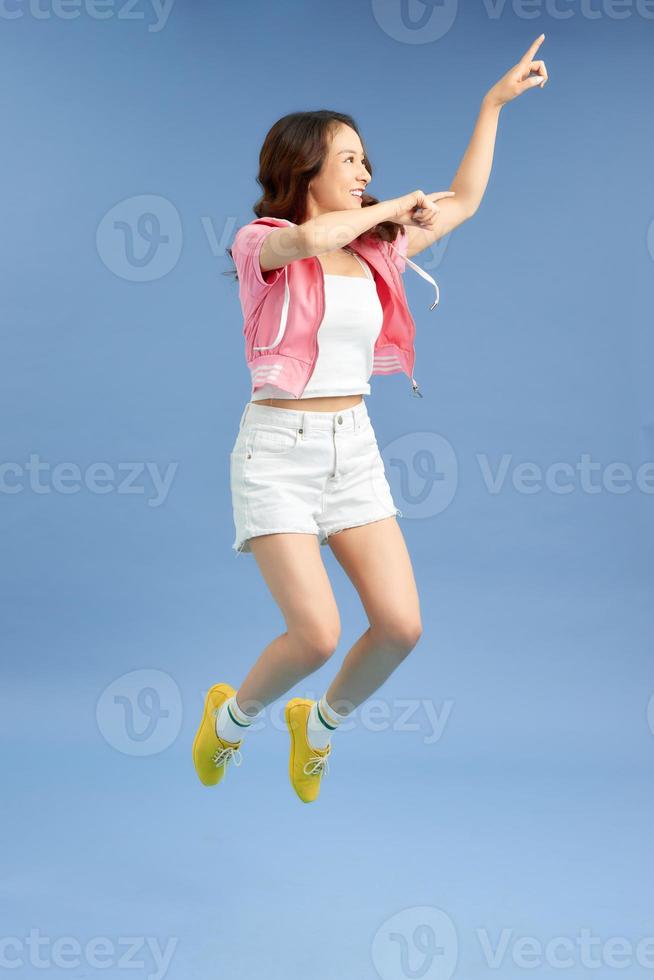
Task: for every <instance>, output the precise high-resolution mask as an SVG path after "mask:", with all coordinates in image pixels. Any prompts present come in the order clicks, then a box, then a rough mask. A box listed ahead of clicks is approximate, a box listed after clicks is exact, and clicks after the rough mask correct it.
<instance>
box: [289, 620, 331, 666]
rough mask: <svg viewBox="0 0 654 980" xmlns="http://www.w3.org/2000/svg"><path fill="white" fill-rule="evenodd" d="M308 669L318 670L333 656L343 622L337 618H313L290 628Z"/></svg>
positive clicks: (290, 633)
mask: <svg viewBox="0 0 654 980" xmlns="http://www.w3.org/2000/svg"><path fill="white" fill-rule="evenodd" d="M288 632H289V636H291V637H292V638H293V640H294V641H295V644H296V646H297V648H298V649H299V650H300V652H301V657H302V660H303V662H304V664H305V666H306V668H307V669H308V670H317V669H318V668H319V667H322V665H323V664H324V663H326V661H327V660H329V658H330V657H331V656H332V654H333V653H334V652H335V650H336V647H337V646H338V641H339V639H340V633H341V624H340V622H339V621H338V620H335V619H328V618H326V619H313V620H312V621H311V622H307V623H303V624H301V625H297V626H295V627H291V628H289V631H288Z"/></svg>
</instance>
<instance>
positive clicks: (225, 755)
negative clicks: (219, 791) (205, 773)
mask: <svg viewBox="0 0 654 980" xmlns="http://www.w3.org/2000/svg"><path fill="white" fill-rule="evenodd" d="M211 761H212V762H213V763H214V764H215V766H216V768H218V767H219V766H226V765H227V764H228V763H229V762H233V763H234V765H235V766H240V764H241V763H242V761H243V757H242V756H241V753H240V751H239V750H238V749H234V748H232V746H231V745H229V746H227V748H225V749H216V751H215V752H214V754H213V755H212V756H211Z"/></svg>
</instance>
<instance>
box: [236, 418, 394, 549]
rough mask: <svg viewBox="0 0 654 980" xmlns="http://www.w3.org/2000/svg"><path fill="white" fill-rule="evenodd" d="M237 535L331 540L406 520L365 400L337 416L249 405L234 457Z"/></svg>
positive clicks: (246, 541) (241, 545)
mask: <svg viewBox="0 0 654 980" xmlns="http://www.w3.org/2000/svg"><path fill="white" fill-rule="evenodd" d="M229 469H230V486H231V494H232V509H233V517H234V527H235V530H236V537H235V539H234V543H233V544H232V549H233V550H234V551H235V552H236V555H238V554H239V553H241V552H244V553H246V554H248V553H250V554H251V548H250V539H251V538H253V537H256V536H258V535H260V534H273V533H278V532H280V531H285V532H289V531H295V532H301V533H304V534H317V535H318V539H319V543H320V544H321V545H324V544H326V543H327V538H328V537H329V536H330V535H331V534H335V533H336V532H337V531H341V530H343V529H345V528H347V527H358V526H360V525H362V524H369V523H370V522H372V521H379V520H381V519H382V518H385V517H392V516H393V517H394V516H398V515H399V516H402V512H401V511H400V510H399V509H398V508H397V507H396V506H395V502H394V500H393V497H392V495H391V489H390V487H389V485H388V481H387V479H386V474H385V471H384V461H383V459H382V457H381V454H380V452H379V448H378V446H377V439H376V437H375V432H374V430H373V427H372V422H371V421H370V417H369V415H368V408H367V406H366V403H365V400H364V399H362V400H361V401H360V402H359V403H358V404H357V405H355V406H354V407H353V408H347V409H341V410H340V411H337V412H318V411H305V410H299V409H291V408H288V409H287V408H275V407H273V406H271V405H263V404H258V403H257V402H248V404H247V405H246V406H245V410H244V411H243V414H242V416H241V421H240V423H239V430H238V435H237V437H236V442H235V443H234V446H233V449H232V452H231V453H230V465H229Z"/></svg>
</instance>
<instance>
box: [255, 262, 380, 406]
mask: <svg viewBox="0 0 654 980" xmlns="http://www.w3.org/2000/svg"><path fill="white" fill-rule="evenodd" d="M346 251H350V250H349V249H346ZM350 254H351V255H354V257H355V258H356V259H357V261H358V262H359V264H360V265H361V266H362V267H363V269H364V271H365V273H366V275H365V278H364V277H363V276H338V275H332V274H330V273H327V272H326V273H324V276H325V313H324V316H323V318H322V320H321V323H320V326H319V328H318V337H317V341H318V358H317V360H316V364H315V367H314V370H313V374H312V375H311V377H310V379H309V383H308V385H307V386H306V388H305V389H304V391H303V392H302V398H315V397H317V396H318V395H321V396H325V395H359V394H360V395H369V394H370V384H369V383H368V381H369V378H370V376H371V374H372V368H373V350H374V346H375V341H376V340H377V337H378V336H379V332H380V330H381V328H382V320H383V318H384V314H383V310H382V305H381V302H380V299H379V296H378V295H377V286H376V284H375V280H374V277H373V275H372V272H371V271H370V268H369V266H368V263H367V262H365V261H364V260H363V259H362V258H360V256H358V255H356V254H355V253H354V252H350ZM262 398H290V399H291V400H292V401H295V399H294V398H293V396H292V395H290V394H289V392H288V391H285V390H284V389H283V388H277V387H276V386H275V385H271V384H265V385H264V386H263V387H262V388H259V389H258V390H257V391H256V392H255V393H254V394H253V395H252V401H260V400H261V399H262Z"/></svg>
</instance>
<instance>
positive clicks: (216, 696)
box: [193, 684, 243, 786]
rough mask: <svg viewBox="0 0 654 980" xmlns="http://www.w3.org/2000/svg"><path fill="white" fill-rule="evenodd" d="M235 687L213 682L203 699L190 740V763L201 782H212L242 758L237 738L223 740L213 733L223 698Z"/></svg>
mask: <svg viewBox="0 0 654 980" xmlns="http://www.w3.org/2000/svg"><path fill="white" fill-rule="evenodd" d="M234 694H236V691H235V690H234V688H233V687H232V686H231V684H214V686H213V687H212V688H210V689H209V691H208V693H207V697H206V699H205V702H204V714H203V715H202V721H201V722H200V727H199V728H198V730H197V733H196V736H195V738H194V740H193V764H194V766H195V770H196V772H197V774H198V776H199V777H200V782H202V783H204V785H205V786H215V785H216V783H219V782H220V780H221V779H222V778H223V776H224V775H225V772H226V770H227V765H228V763H230V762H233V763H234V765H236V766H240V764H241V762H242V761H243V760H242V758H241V753H240V752H239V751H238V747H239V745H240V744H241V742H240V741H238V742H226V741H225V740H224V739H222V738H219V737H218V735H217V734H216V716H217V714H218V712H219V711H220V709H221V708H222V706H223V704H224V702H225V701H226V700H227V699H228V698H231V697H232V696H233V695H234Z"/></svg>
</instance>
